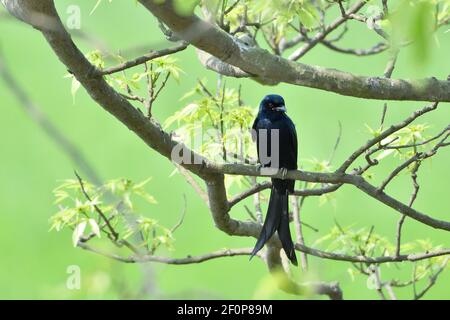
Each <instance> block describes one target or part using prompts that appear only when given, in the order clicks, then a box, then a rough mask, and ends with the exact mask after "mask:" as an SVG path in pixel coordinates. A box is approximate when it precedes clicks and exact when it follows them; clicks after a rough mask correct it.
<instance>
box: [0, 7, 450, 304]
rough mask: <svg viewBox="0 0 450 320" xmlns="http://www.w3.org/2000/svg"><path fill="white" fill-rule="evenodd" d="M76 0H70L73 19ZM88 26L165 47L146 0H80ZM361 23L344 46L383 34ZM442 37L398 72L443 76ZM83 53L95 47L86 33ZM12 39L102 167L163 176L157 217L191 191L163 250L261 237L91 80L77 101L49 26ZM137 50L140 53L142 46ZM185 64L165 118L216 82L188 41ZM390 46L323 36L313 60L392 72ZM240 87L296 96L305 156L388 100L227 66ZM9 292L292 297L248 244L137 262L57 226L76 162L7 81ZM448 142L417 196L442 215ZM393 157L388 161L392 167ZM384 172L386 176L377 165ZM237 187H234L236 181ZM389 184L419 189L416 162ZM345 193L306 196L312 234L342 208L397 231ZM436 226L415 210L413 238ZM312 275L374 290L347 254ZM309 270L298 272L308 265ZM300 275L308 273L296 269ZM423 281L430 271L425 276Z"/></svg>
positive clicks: (400, 112)
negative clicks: (246, 75)
mask: <svg viewBox="0 0 450 320" xmlns="http://www.w3.org/2000/svg"><path fill="white" fill-rule="evenodd" d="M70 4H73V2H71V1H58V2H57V6H58V10H59V13H60V15H61V17H62V18H63V20H64V19H65V17H67V14H66V8H67V6H68V5H70ZM79 5H80V7H81V13H82V20H81V22H82V30H83V31H84V32H86V33H92V34H93V35H95V36H96V37H98V38H101V39H103V41H104V43H105V44H107V46H108V47H109V48H111V49H112V50H113V51H115V52H118V51H121V50H122V51H123V50H124V49H126V48H132V47H142V46H143V45H144V48H147V49H159V48H162V47H167V46H168V45H170V44H168V43H165V41H164V38H163V36H162V35H161V32H160V31H159V29H158V27H157V21H156V20H155V19H154V18H153V16H151V15H150V14H149V13H148V12H147V11H145V10H144V9H143V8H142V7H140V6H136V5H134V4H133V2H132V1H113V3H112V4H108V3H107V2H105V3H104V4H102V5H101V6H100V7H99V9H98V10H97V11H96V12H95V13H94V14H93V15H89V12H90V11H91V9H92V7H93V3H92V2H88V1H83V2H80V4H79ZM351 26H352V27H353V28H352V30H351V31H350V32H349V34H348V35H347V36H346V38H345V39H344V41H343V45H348V46H349V47H353V48H360V47H361V48H364V47H368V46H370V45H371V44H373V43H374V42H375V41H378V39H377V38H376V36H375V35H372V34H373V32H369V31H368V30H367V29H366V28H365V27H364V26H362V25H360V24H354V25H353V24H351ZM437 38H438V39H439V45H437V44H436V41H434V39H431V40H432V41H430V46H431V47H432V48H433V50H432V51H431V52H430V56H429V57H428V59H427V60H426V61H423V63H421V64H417V61H416V58H415V55H414V48H413V47H409V48H407V49H405V50H403V51H402V52H401V54H400V57H399V61H398V64H397V68H396V70H395V71H394V77H404V78H416V77H424V76H435V77H437V78H439V79H445V78H446V77H447V75H448V74H449V73H450V70H449V69H448V66H449V60H448V59H449V56H450V33H449V32H447V33H444V30H441V31H440V32H439V33H438V34H437ZM76 41H77V43H78V44H79V46H80V47H81V48H82V49H83V51H84V52H88V51H91V50H92V49H93V48H92V47H91V46H89V45H88V44H86V42H83V41H81V40H79V39H76ZM0 45H1V48H2V52H3V54H4V56H5V60H6V63H7V65H8V67H9V68H10V69H11V71H12V72H13V73H14V75H15V76H16V77H17V79H18V81H19V82H20V84H21V85H22V86H23V88H24V89H25V90H26V91H27V92H28V93H29V95H30V96H31V98H32V99H33V101H35V103H36V104H37V105H39V106H40V107H41V109H42V111H43V112H45V113H46V114H47V115H48V117H49V118H50V119H51V120H52V121H53V122H54V123H55V124H56V125H57V126H58V127H59V128H60V129H61V130H64V132H65V134H66V135H67V136H68V137H69V138H70V140H71V141H73V142H74V143H75V144H76V145H77V146H79V148H80V149H81V150H82V151H83V153H84V154H85V155H86V157H88V159H89V160H90V162H91V163H92V164H93V165H94V167H95V168H96V169H97V171H98V173H99V174H100V176H101V177H102V178H103V179H105V180H106V179H112V178H117V177H126V178H130V179H132V180H135V181H141V180H144V179H145V178H147V177H150V176H151V177H153V180H152V181H151V182H150V184H149V187H148V190H149V192H150V193H151V194H152V195H154V196H155V197H156V199H157V200H158V204H157V205H152V206H148V207H145V208H143V211H145V212H146V214H148V216H151V217H154V218H156V219H158V220H159V221H160V222H161V224H164V225H169V226H170V225H173V224H174V223H176V222H177V220H178V219H179V214H180V212H181V210H182V208H183V194H186V196H187V199H188V204H187V214H186V219H185V223H184V224H183V226H182V227H181V228H180V229H179V231H177V233H176V234H175V236H176V242H175V251H164V250H163V251H161V252H160V253H159V254H161V255H169V256H173V257H184V256H186V255H187V254H191V255H198V254H203V253H207V252H209V251H214V250H218V249H221V248H238V247H251V246H253V244H254V239H251V238H238V237H229V236H227V235H226V234H224V233H222V232H220V231H219V230H218V229H216V228H215V227H214V224H213V221H212V219H211V216H210V214H209V212H208V210H207V208H206V206H205V205H204V204H203V203H202V202H201V200H200V199H199V197H198V196H197V194H196V193H195V192H194V191H193V190H192V189H191V187H190V186H189V185H188V184H187V183H186V182H185V180H184V179H183V178H182V177H181V176H179V175H174V176H170V175H171V173H172V171H173V166H172V165H171V164H170V163H169V162H168V161H167V160H166V159H163V158H161V157H160V156H159V155H158V154H157V153H156V152H154V151H152V150H150V149H149V148H148V147H147V146H146V145H145V144H144V143H142V142H141V141H140V140H139V139H138V138H137V137H136V136H135V135H134V134H133V133H131V132H130V131H129V130H127V128H125V127H124V126H123V125H122V124H120V123H119V122H118V121H117V120H116V119H114V118H113V117H111V116H110V115H109V114H107V113H106V112H104V111H103V110H102V109H101V108H100V107H99V106H98V105H96V104H95V103H93V102H92V101H91V99H90V98H89V97H88V96H87V94H86V93H85V92H84V90H83V89H81V90H80V91H79V92H78V94H77V96H76V100H75V103H74V102H73V99H72V96H71V94H70V85H71V83H70V80H69V79H64V78H63V77H64V75H65V74H66V73H67V71H66V70H65V68H64V66H63V65H62V64H61V63H60V62H59V61H58V60H57V59H56V57H55V55H54V54H53V52H52V51H51V50H50V48H49V46H48V45H47V43H46V42H45V41H44V39H43V37H42V36H41V35H40V34H39V32H37V31H35V30H33V29H32V28H30V27H28V26H26V25H24V24H21V23H18V22H16V21H15V20H13V19H2V20H0ZM132 56H133V55H129V56H128V57H132ZM176 57H177V58H178V59H179V63H180V66H181V68H182V69H183V70H184V72H185V74H184V75H183V76H182V77H181V82H180V84H177V83H176V82H175V81H173V80H170V81H169V85H168V88H167V89H166V90H165V91H164V92H163V93H162V95H161V97H160V98H159V100H158V101H157V103H156V105H155V107H154V115H155V116H156V117H157V119H159V120H160V121H161V122H163V121H164V119H166V118H167V117H168V116H170V115H172V114H173V113H174V112H175V111H176V110H179V109H180V108H181V107H183V106H184V105H185V104H186V102H185V101H183V102H180V101H179V99H180V97H182V96H183V94H184V93H185V92H186V91H188V90H189V89H191V88H192V87H193V86H194V85H195V83H196V80H197V78H203V77H204V78H207V79H209V80H210V83H214V81H215V79H216V75H215V74H213V73H212V72H210V71H207V70H205V69H204V68H203V67H202V66H201V65H200V63H199V62H198V60H197V59H196V54H195V50H194V48H192V47H190V48H188V49H187V50H186V51H184V52H182V53H179V54H176ZM387 59H388V54H387V53H383V54H380V55H376V56H372V57H366V58H357V57H353V56H346V55H342V54H337V53H335V52H332V51H329V50H328V49H326V48H324V47H322V46H320V45H319V46H317V47H316V48H315V49H314V50H313V51H312V52H310V53H309V54H308V55H306V56H305V57H304V58H303V59H302V62H304V63H309V64H316V65H321V66H324V67H332V68H338V69H342V70H348V71H352V72H354V73H356V74H364V75H382V73H383V70H384V67H385V64H386V61H387ZM227 83H228V85H229V86H230V87H236V88H237V86H238V85H239V84H241V85H242V90H243V99H244V100H245V102H246V103H247V104H250V105H252V106H255V108H256V106H257V105H258V103H259V100H260V99H261V98H262V97H263V96H264V95H265V94H267V93H272V92H273V93H278V94H281V95H283V96H284V97H285V100H286V102H287V107H288V111H289V115H290V117H291V118H292V119H293V120H294V122H295V123H296V124H297V128H298V134H299V139H300V159H301V160H300V161H305V159H310V158H312V157H315V158H317V159H327V158H328V157H329V155H330V152H331V149H332V147H333V145H334V143H335V139H336V135H337V131H338V121H341V122H342V125H343V134H342V142H341V145H340V147H339V149H338V151H337V154H336V158H335V163H340V162H341V161H342V160H343V159H345V157H346V156H348V155H349V154H350V153H351V152H352V151H353V150H354V149H355V148H357V147H358V146H360V145H361V144H362V143H363V142H365V141H366V140H367V138H368V137H369V135H368V133H367V129H366V128H365V124H368V125H370V126H372V127H377V125H378V123H379V118H380V114H381V110H382V102H380V101H371V100H362V99H356V98H351V97H343V96H339V95H336V94H332V93H327V92H324V91H319V90H313V89H308V88H301V87H294V86H288V85H279V86H277V87H264V86H261V85H259V84H258V83H256V82H253V81H251V80H237V79H228V80H227ZM422 105H423V103H413V102H392V103H390V104H389V109H388V113H387V122H388V123H392V122H395V121H398V120H400V119H402V118H404V117H406V116H407V115H409V114H410V113H411V112H412V111H414V110H415V109H416V108H418V107H420V106H422ZM0 107H1V108H0V133H1V139H0V143H1V148H0V150H1V151H0V152H1V153H0V154H1V166H0V184H1V186H0V188H1V189H0V243H1V245H0V248H1V258H0V259H1V264H0V298H6V299H16V298H26V299H62V298H74V299H94V298H111V299H115V298H133V297H139V292H140V291H142V290H143V288H142V285H143V284H144V283H145V284H146V287H149V286H150V287H152V288H154V291H152V292H154V295H152V297H159V298H225V299H227V298H239V299H241V298H247V299H249V298H255V297H256V298H281V299H291V298H295V299H297V298H298V297H292V296H290V295H287V294H284V293H282V292H280V291H278V290H272V291H270V290H269V291H268V292H266V293H261V290H260V289H261V288H265V289H267V288H268V286H267V283H268V282H270V276H268V273H267V269H266V267H265V265H264V264H263V263H262V262H260V261H257V260H253V261H251V262H249V261H248V258H247V257H234V258H223V259H217V260H213V261H209V262H205V263H203V264H198V265H186V266H167V265H159V264H147V265H133V264H130V265H125V264H121V263H118V262H115V261H111V260H108V259H106V258H103V257H100V256H96V255H94V254H92V253H89V252H86V251H83V250H81V249H76V248H73V246H72V244H71V234H70V232H69V231H63V232H60V233H57V232H48V230H49V224H48V219H49V217H50V216H51V215H52V214H54V213H55V212H56V211H57V208H56V206H55V205H54V204H53V202H54V198H53V195H52V190H53V189H54V188H55V187H56V186H57V185H58V184H59V183H60V181H61V180H63V179H67V178H73V169H76V168H75V167H74V164H73V163H71V162H70V161H69V159H68V158H67V157H66V155H64V154H63V153H62V152H61V151H60V150H59V149H58V148H57V147H56V146H55V144H54V143H53V142H52V141H51V140H49V139H48V137H47V136H46V135H45V134H44V133H43V131H42V130H41V129H40V128H39V127H38V126H37V125H36V124H35V123H34V122H33V121H32V120H30V118H29V116H28V115H27V114H25V113H24V112H23V111H22V109H21V108H20V105H19V104H18V102H17V100H16V99H15V97H14V96H13V95H12V94H11V93H10V92H9V91H8V90H7V89H6V87H5V85H4V83H3V82H0ZM448 119H450V109H449V107H448V104H442V105H441V106H440V108H439V110H438V111H436V112H434V113H432V114H430V115H427V116H426V117H424V118H422V120H420V121H419V122H420V123H427V124H429V125H430V126H431V128H430V132H431V133H433V132H438V131H439V130H440V129H441V128H442V127H444V126H445V125H447V122H448ZM449 155H450V154H449V150H448V148H447V150H442V151H441V152H440V154H439V155H438V156H437V157H435V158H433V160H432V161H430V162H428V163H427V164H426V165H424V166H422V169H421V171H420V174H419V179H420V183H421V191H420V193H419V197H418V200H417V201H416V204H415V207H416V208H418V209H420V210H422V211H423V212H425V213H428V214H430V215H432V216H433V217H435V218H439V219H445V220H448V213H449V212H448V210H449V203H448V201H449V200H448V199H449V192H448V187H449V185H448V182H449V181H450V170H449V169H448V168H449V167H448V163H449V162H448V161H449ZM394 165H395V163H394V161H392V160H388V161H386V164H383V166H382V168H381V169H378V170H381V171H379V172H383V169H384V172H386V171H385V170H386V169H387V168H392V167H393V166H394ZM377 178H378V180H377V181H379V180H380V179H382V175H381V174H380V175H377V176H376V179H377ZM234 191H236V190H230V193H233V192H234ZM389 191H390V192H391V193H392V194H393V195H395V196H396V197H397V198H398V199H401V200H404V201H406V199H408V197H409V194H410V192H411V184H410V181H409V177H408V176H407V175H406V174H404V175H402V176H401V177H400V178H399V179H397V180H396V181H395V183H393V185H392V186H391V187H390V189H389ZM335 200H336V204H335V205H332V204H330V203H327V204H324V205H319V201H318V199H309V200H308V201H307V202H306V204H305V209H304V212H303V219H304V221H305V222H307V223H309V224H312V225H314V226H315V227H317V228H318V229H319V230H320V231H319V232H318V233H314V232H311V231H309V230H307V229H306V231H305V232H306V241H307V243H308V244H312V243H313V242H314V240H316V239H318V238H320V237H321V236H323V235H324V234H326V233H327V232H328V231H329V229H330V228H331V226H332V225H333V224H334V219H337V220H338V221H339V222H340V224H342V225H350V224H354V225H355V226H356V227H363V226H367V227H370V226H371V225H374V226H375V231H376V232H377V233H379V234H382V235H384V236H386V237H388V238H389V239H391V240H394V236H395V230H396V223H397V220H398V218H399V214H398V213H397V212H395V211H393V210H391V209H390V208H388V207H386V206H384V205H382V204H379V203H377V202H376V201H374V200H373V199H371V198H369V197H367V196H366V195H364V194H363V193H361V192H358V191H357V190H355V189H354V188H352V187H343V188H342V189H340V190H339V191H338V192H337V194H336V198H335ZM231 215H232V216H233V217H235V218H239V219H247V215H246V214H245V211H244V209H243V206H239V207H236V208H234V209H233V210H232V212H231ZM419 238H420V239H431V240H432V241H433V243H434V244H442V245H443V246H444V247H448V246H449V245H450V241H449V236H448V234H446V233H445V232H444V231H436V230H433V229H431V228H429V227H426V226H422V225H420V224H418V223H415V222H412V221H411V220H408V219H407V221H406V223H405V226H404V239H405V240H406V241H410V240H413V239H419ZM310 263H311V269H312V270H313V274H314V275H313V276H312V277H316V278H318V279H321V280H324V281H331V280H338V281H339V282H340V283H341V286H342V289H343V291H344V297H345V298H352V299H376V298H377V297H378V296H377V294H376V292H375V291H374V290H369V289H368V288H367V285H366V278H364V277H357V278H356V279H355V280H352V279H351V277H350V276H349V274H348V272H347V269H348V268H350V265H349V264H347V263H342V262H333V261H329V260H319V259H317V258H313V257H312V258H310ZM70 265H78V266H80V268H81V272H82V287H81V289H80V290H68V289H66V286H65V283H66V280H67V277H68V274H67V273H66V270H67V268H68V266H70ZM411 270H412V267H411V265H410V264H406V263H404V264H401V265H399V268H397V267H395V266H390V267H389V268H383V270H382V278H383V279H389V278H392V277H395V278H399V279H404V280H407V279H409V277H410V275H411ZM296 274H297V273H296ZM297 276H298V277H300V278H301V277H302V276H301V274H298V275H297ZM422 285H423V284H422ZM449 285H450V273H448V272H446V273H444V274H443V275H442V276H441V277H440V278H439V281H438V284H437V285H436V286H435V287H434V288H433V289H432V290H431V291H430V292H429V294H428V295H427V296H426V298H434V299H447V298H450V290H449ZM396 293H397V294H398V297H399V298H405V299H407V298H410V297H411V294H412V293H411V289H400V290H397V291H396Z"/></svg>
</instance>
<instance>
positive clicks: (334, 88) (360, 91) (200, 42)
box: [139, 0, 450, 102]
mask: <svg viewBox="0 0 450 320" xmlns="http://www.w3.org/2000/svg"><path fill="white" fill-rule="evenodd" d="M139 2H140V3H141V4H142V5H144V6H145V7H146V8H147V9H148V10H150V11H151V12H152V14H153V15H155V16H156V17H157V18H158V19H160V20H161V21H163V22H164V23H165V24H166V25H167V26H168V27H170V28H171V29H172V30H173V31H174V32H175V33H177V34H178V35H179V36H180V37H181V38H182V39H184V40H185V41H188V42H189V43H191V44H192V45H194V46H195V47H197V48H198V49H200V50H203V51H205V52H208V53H209V54H211V55H213V56H215V57H216V58H218V59H219V60H221V61H223V62H225V63H228V64H231V65H233V66H235V67H238V68H240V69H241V70H243V71H245V72H247V73H249V74H250V75H252V76H253V77H256V78H261V79H271V80H272V81H273V82H285V83H290V84H294V85H299V86H306V87H311V88H317V89H321V90H326V91H331V92H335V93H338V94H342V95H348V96H353V97H360V98H367V99H380V100H415V101H443V102H450V81H445V80H444V81H440V80H437V79H435V78H430V79H422V80H405V79H397V80H396V79H387V78H380V77H364V76H357V75H354V74H351V73H348V72H343V71H339V70H334V69H327V68H323V67H317V66H310V65H305V64H301V63H296V62H293V61H289V60H286V59H283V58H281V57H279V56H276V55H272V54H270V53H269V52H267V51H266V50H263V49H261V48H258V47H246V46H243V45H242V44H241V43H240V42H239V41H237V40H236V38H234V37H232V36H230V35H228V34H227V33H226V32H224V31H222V30H221V29H219V28H218V27H216V26H214V25H212V24H210V23H208V22H205V21H203V20H201V19H200V18H198V17H197V16H196V15H191V16H180V15H178V14H177V13H176V10H175V9H174V5H173V0H167V1H164V2H157V1H154V0H139Z"/></svg>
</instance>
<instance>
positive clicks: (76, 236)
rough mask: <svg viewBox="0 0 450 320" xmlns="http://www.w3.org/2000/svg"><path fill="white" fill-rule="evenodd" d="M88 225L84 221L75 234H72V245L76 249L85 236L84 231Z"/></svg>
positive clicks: (75, 230) (76, 228)
mask: <svg viewBox="0 0 450 320" xmlns="http://www.w3.org/2000/svg"><path fill="white" fill-rule="evenodd" d="M86 225H87V222H86V221H82V222H80V223H79V224H78V225H77V226H76V227H75V229H74V230H73V233H72V244H73V246H74V247H76V246H77V244H78V241H79V240H80V238H81V237H82V236H83V233H84V230H85V229H86Z"/></svg>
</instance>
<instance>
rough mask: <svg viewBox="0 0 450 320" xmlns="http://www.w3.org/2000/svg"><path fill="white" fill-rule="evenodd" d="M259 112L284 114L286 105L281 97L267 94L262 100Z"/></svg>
mask: <svg viewBox="0 0 450 320" xmlns="http://www.w3.org/2000/svg"><path fill="white" fill-rule="evenodd" d="M259 110H260V111H262V112H286V105H285V104H284V99H283V97H282V96H279V95H277V94H269V95H267V96H265V97H264V99H262V101H261V103H260V105H259Z"/></svg>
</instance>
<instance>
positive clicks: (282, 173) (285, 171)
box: [280, 168, 288, 180]
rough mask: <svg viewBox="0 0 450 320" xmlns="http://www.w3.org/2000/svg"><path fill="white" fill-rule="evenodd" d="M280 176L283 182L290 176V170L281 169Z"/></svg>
mask: <svg viewBox="0 0 450 320" xmlns="http://www.w3.org/2000/svg"><path fill="white" fill-rule="evenodd" d="M280 174H281V179H282V180H286V176H287V174H288V169H286V168H280Z"/></svg>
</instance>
